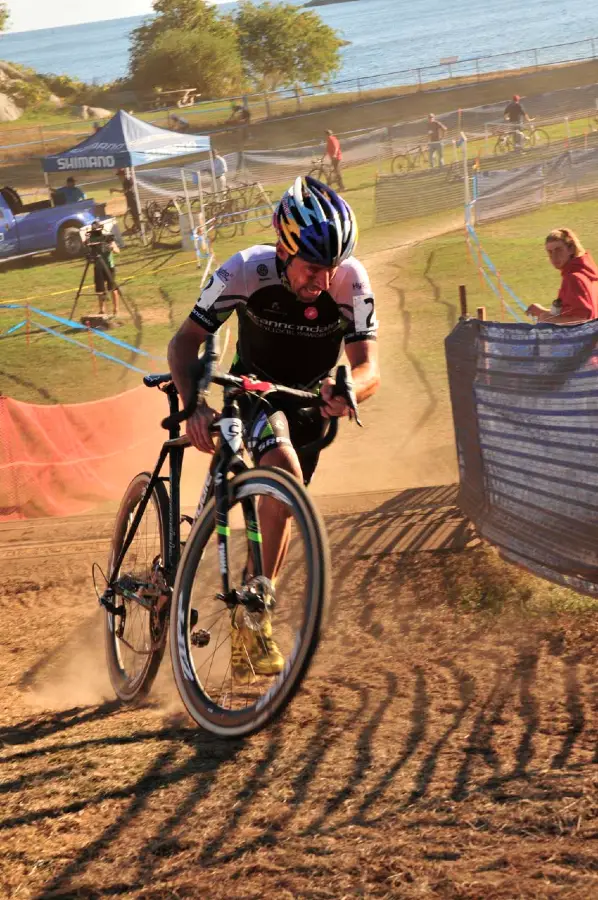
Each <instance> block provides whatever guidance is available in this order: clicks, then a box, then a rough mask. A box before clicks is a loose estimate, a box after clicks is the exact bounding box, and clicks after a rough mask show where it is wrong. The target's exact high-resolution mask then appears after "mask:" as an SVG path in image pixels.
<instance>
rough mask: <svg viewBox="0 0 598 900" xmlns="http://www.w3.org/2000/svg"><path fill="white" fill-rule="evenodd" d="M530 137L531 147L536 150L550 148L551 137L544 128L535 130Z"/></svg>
mask: <svg viewBox="0 0 598 900" xmlns="http://www.w3.org/2000/svg"><path fill="white" fill-rule="evenodd" d="M529 137H530V145H531V146H532V147H534V148H540V147H549V146H550V135H549V134H548V132H547V131H544V129H543V128H534V130H533V131H532V133H531V134H530V136H529Z"/></svg>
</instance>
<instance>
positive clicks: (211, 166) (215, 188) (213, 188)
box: [210, 147, 218, 194]
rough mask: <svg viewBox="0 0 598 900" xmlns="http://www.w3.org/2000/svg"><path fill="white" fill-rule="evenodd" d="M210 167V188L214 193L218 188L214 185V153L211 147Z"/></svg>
mask: <svg viewBox="0 0 598 900" xmlns="http://www.w3.org/2000/svg"><path fill="white" fill-rule="evenodd" d="M210 169H211V170H212V190H213V191H214V194H217V193H218V188H217V187H216V172H215V171H214V153H213V151H212V148H211V147H210Z"/></svg>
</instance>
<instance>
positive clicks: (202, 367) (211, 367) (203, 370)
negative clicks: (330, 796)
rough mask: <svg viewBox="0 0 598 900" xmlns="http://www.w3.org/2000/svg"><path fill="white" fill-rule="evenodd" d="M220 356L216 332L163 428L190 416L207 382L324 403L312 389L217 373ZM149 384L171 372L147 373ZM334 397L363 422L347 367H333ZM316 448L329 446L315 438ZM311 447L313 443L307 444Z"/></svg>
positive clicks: (300, 404) (300, 402) (301, 405)
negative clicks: (184, 398)
mask: <svg viewBox="0 0 598 900" xmlns="http://www.w3.org/2000/svg"><path fill="white" fill-rule="evenodd" d="M218 359H219V342H218V338H217V336H216V335H208V336H207V338H206V342H205V351H204V353H203V355H202V356H201V357H199V358H198V360H197V362H196V363H195V364H194V366H193V371H192V373H191V377H192V379H193V381H194V384H195V387H194V390H193V392H192V395H191V400H190V401H189V403H187V404H186V406H185V407H184V408H183V409H182V410H180V411H179V412H177V413H173V414H172V415H170V416H167V417H166V418H165V419H163V420H162V427H163V428H166V429H171V428H174V427H175V426H176V425H179V424H180V423H181V422H183V421H184V420H185V419H188V418H189V417H190V416H192V415H193V413H194V412H195V410H196V408H197V404H198V402H199V400H203V399H204V398H205V395H206V394H207V392H208V389H209V387H210V384H218V385H220V386H221V387H225V388H233V389H235V390H236V391H238V392H239V393H250V394H257V395H259V396H261V397H266V396H268V397H271V396H273V395H276V394H280V395H284V397H285V399H287V400H291V401H294V403H293V405H295V404H296V406H297V408H298V409H310V408H311V409H313V408H317V407H321V406H323V405H324V401H323V399H322V397H321V395H320V394H316V393H314V392H313V391H302V390H299V389H298V388H290V387H286V386H285V385H282V384H274V383H272V382H269V381H260V380H259V379H257V378H254V377H253V376H248V375H241V376H239V375H231V374H230V373H224V372H218V371H217V370H216V367H217V365H218ZM143 380H144V383H145V384H146V385H148V386H159V385H160V384H163V383H165V382H168V381H170V375H146V376H145V378H144V379H143ZM333 396H337V397H344V398H345V400H346V401H347V404H348V406H349V418H350V419H355V421H356V422H357V424H358V425H359V426H360V427H361V426H362V423H361V420H360V418H359V414H358V409H357V398H356V396H355V391H354V389H353V381H352V379H351V375H350V372H349V370H348V368H347V366H339V367H338V368H337V370H336V381H335V386H334V391H333ZM333 421H334V420H333V419H331V427H330V428H329V429H328V432H327V434H326V436H325V438H323V439H322V440H325V439H326V438H327V437H328V434H330V432H331V430H332V422H333ZM336 430H337V429H336V427H335V428H334V433H333V434H332V436H331V438H330V441H328V443H332V440H334V436H335V435H336ZM315 443H316V444H318V446H319V447H321V446H328V443H326V444H324V445H322V444H321V443H320V441H316V442H315ZM309 446H310V447H311V448H313V445H309Z"/></svg>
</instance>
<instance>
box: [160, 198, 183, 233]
mask: <svg viewBox="0 0 598 900" xmlns="http://www.w3.org/2000/svg"><path fill="white" fill-rule="evenodd" d="M160 223H161V225H162V227H163V228H166V231H168V232H169V233H170V234H172V235H177V234H180V233H181V221H180V218H179V210H178V208H177V205H176V203H175V202H174V200H171V201H170V203H168V204H167V205H166V206H165V207H164V208H163V209H162V211H161V213H160Z"/></svg>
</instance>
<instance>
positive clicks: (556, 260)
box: [546, 241, 573, 269]
mask: <svg viewBox="0 0 598 900" xmlns="http://www.w3.org/2000/svg"><path fill="white" fill-rule="evenodd" d="M546 252H547V254H548V259H549V260H550V262H551V263H552V265H553V266H554V267H555V269H562V268H563V266H566V265H567V263H568V262H569V260H570V259H571V257H572V256H573V251H572V250H570V249H569V247H567V245H566V243H565V242H564V241H546Z"/></svg>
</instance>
